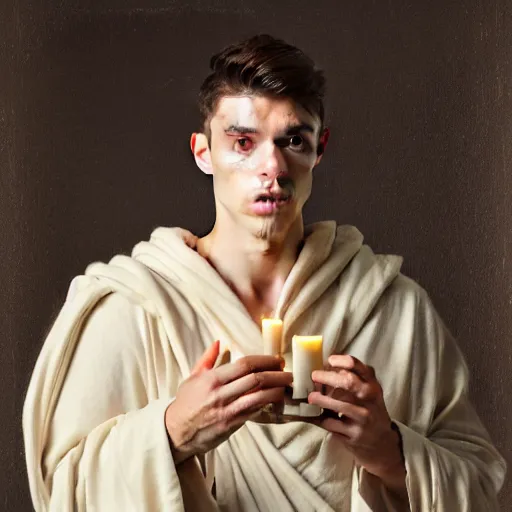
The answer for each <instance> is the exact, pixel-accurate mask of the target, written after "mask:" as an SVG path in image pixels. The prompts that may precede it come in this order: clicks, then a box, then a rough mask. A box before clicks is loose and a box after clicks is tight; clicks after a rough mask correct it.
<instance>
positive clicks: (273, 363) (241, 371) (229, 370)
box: [214, 356, 283, 385]
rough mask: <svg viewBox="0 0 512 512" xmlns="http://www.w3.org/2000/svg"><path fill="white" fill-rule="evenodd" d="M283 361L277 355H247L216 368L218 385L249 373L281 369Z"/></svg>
mask: <svg viewBox="0 0 512 512" xmlns="http://www.w3.org/2000/svg"><path fill="white" fill-rule="evenodd" d="M282 361H283V360H282V358H280V357H276V356H246V357H242V358H241V359H239V360H238V361H235V362H234V363H230V364H226V365H224V366H221V367H219V368H216V369H215V370H214V371H215V377H216V379H217V381H218V385H223V384H227V383H228V382H231V381H233V380H235V379H239V378H240V377H243V376H244V375H248V374H249V373H257V372H264V371H279V370H281V366H282Z"/></svg>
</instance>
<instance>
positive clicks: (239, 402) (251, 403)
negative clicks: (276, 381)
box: [224, 387, 284, 418]
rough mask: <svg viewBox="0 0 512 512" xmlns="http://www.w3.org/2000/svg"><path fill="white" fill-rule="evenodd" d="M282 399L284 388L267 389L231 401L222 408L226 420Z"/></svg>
mask: <svg viewBox="0 0 512 512" xmlns="http://www.w3.org/2000/svg"><path fill="white" fill-rule="evenodd" d="M283 399H284V388H282V387H279V388H269V389H261V390H258V391H254V392H253V393H249V394H245V395H242V396H240V397H238V398H237V399H236V400H233V402H231V403H230V404H229V405H227V406H226V407H225V408H224V414H225V415H226V417H228V418H232V417H233V416H238V415H239V414H243V413H245V412H247V410H248V409H251V408H253V407H263V406H265V405H268V404H272V403H277V402H281V401H282V400H283Z"/></svg>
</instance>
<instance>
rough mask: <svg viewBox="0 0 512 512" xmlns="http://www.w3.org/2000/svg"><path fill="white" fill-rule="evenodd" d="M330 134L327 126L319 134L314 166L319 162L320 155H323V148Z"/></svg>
mask: <svg viewBox="0 0 512 512" xmlns="http://www.w3.org/2000/svg"><path fill="white" fill-rule="evenodd" d="M330 135H331V131H330V130H329V128H324V130H323V132H322V135H320V137H319V138H318V146H317V150H316V154H317V157H316V162H315V167H316V166H317V165H318V164H319V163H320V160H322V157H323V156H324V153H325V148H326V147H327V143H328V142H329V136H330Z"/></svg>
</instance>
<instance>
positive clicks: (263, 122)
mask: <svg viewBox="0 0 512 512" xmlns="http://www.w3.org/2000/svg"><path fill="white" fill-rule="evenodd" d="M302 123H307V124H309V125H311V126H312V127H313V128H314V129H315V133H318V130H319V129H320V120H319V119H318V117H317V116H314V115H312V114H310V113H309V112H308V111H307V110H306V109H305V108H303V107H302V106H300V105H299V104H297V103H296V102H295V101H293V100H292V99H290V98H272V97H268V96H224V97H222V98H221V99H220V100H219V103H218V105H217V109H216V110H215V115H214V116H213V117H212V121H211V126H212V129H215V128H219V129H226V127H227V126H231V125H237V126H247V127H251V128H255V129H258V130H260V131H265V130H269V131H279V130H281V129H284V128H285V127H288V126H292V125H298V124H302Z"/></svg>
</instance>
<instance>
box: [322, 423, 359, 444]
mask: <svg viewBox="0 0 512 512" xmlns="http://www.w3.org/2000/svg"><path fill="white" fill-rule="evenodd" d="M320 426H321V427H322V428H325V430H328V431H329V432H333V433H334V434H339V435H340V436H341V438H342V439H343V440H345V441H346V442H348V443H350V441H351V440H352V428H351V425H350V424H349V423H347V422H344V421H341V420H339V419H333V418H327V419H325V420H322V421H321V422H320Z"/></svg>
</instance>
